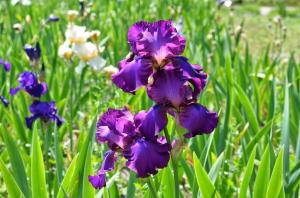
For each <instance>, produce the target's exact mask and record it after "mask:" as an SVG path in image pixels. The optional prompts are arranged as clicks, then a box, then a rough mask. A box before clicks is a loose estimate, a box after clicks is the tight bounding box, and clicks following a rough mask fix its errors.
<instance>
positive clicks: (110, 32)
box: [0, 0, 300, 197]
mask: <svg viewBox="0 0 300 198" xmlns="http://www.w3.org/2000/svg"><path fill="white" fill-rule="evenodd" d="M91 2H92V3H93V5H89V3H87V2H86V4H85V13H82V17H79V19H78V23H79V24H81V25H85V26H87V27H88V28H89V29H98V30H100V31H101V36H100V42H101V45H104V46H105V47H106V48H105V50H104V51H103V53H102V57H103V58H105V60H106V61H107V63H109V64H111V65H117V63H118V61H120V60H121V59H122V58H123V57H124V56H126V53H127V52H128V51H129V49H128V45H127V38H126V33H127V30H128V28H129V27H130V26H131V25H132V24H133V23H135V22H136V21H138V20H141V19H144V20H147V21H156V20H158V19H170V18H171V19H173V20H174V21H175V22H179V21H180V20H181V19H182V24H183V34H184V36H185V37H186V38H187V40H188V43H187V46H186V50H185V52H184V56H186V57H189V59H190V60H191V62H197V63H200V64H201V65H202V66H203V69H204V70H205V71H206V73H208V74H209V76H208V82H207V86H206V88H205V91H204V92H203V93H202V94H201V96H200V98H199V102H200V103H201V104H203V105H205V106H207V107H208V108H210V109H218V110H219V112H218V114H219V117H220V119H219V125H218V128H217V129H216V130H215V132H214V133H213V134H212V135H210V136H197V137H195V138H193V139H192V140H190V141H189V142H188V146H187V147H186V148H185V149H184V151H183V153H182V155H181V157H180V159H179V163H178V172H179V186H178V188H180V190H179V192H180V197H200V196H202V197H214V196H215V197H264V196H266V197H279V196H280V197H284V196H289V197H298V195H299V181H300V179H299V176H300V168H299V167H300V163H299V159H300V135H299V128H300V127H299V125H300V122H299V120H300V119H299V116H300V115H299V112H300V111H299V105H300V97H299V89H300V79H299V76H300V70H299V68H300V67H299V62H298V61H297V54H293V53H290V51H291V50H289V51H288V50H287V49H285V48H284V45H281V43H279V46H280V48H278V42H276V41H277V40H280V42H283V41H284V39H278V38H280V35H279V36H278V37H276V38H275V37H274V41H273V40H270V43H269V45H267V46H265V47H262V48H261V49H259V50H261V51H260V52H259V53H257V52H256V50H257V49H253V48H252V46H251V45H249V44H248V43H247V35H246V36H245V35H244V34H243V32H244V30H243V23H239V21H240V20H239V19H238V17H235V16H234V11H232V12H233V16H230V17H228V20H227V19H225V20H223V18H222V17H226V16H224V15H222V13H223V10H224V9H228V8H224V7H222V6H218V5H217V4H216V2H215V1H196V0H193V1H180V0H175V1H172V2H171V1H170V2H168V1H158V0H155V1H151V2H150V3H149V2H148V1H139V2H136V1H133V0H129V1H91ZM232 6H234V4H233V5H232ZM79 8H80V4H79V3H78V1H77V0H73V1H68V2H62V1H56V0H55V1H47V2H43V3H39V2H35V1H33V3H32V4H31V5H30V6H22V4H17V5H15V6H13V5H12V4H11V3H10V1H1V2H0V10H1V13H4V14H1V16H0V31H1V32H0V33H1V45H0V57H1V59H5V60H8V61H9V62H10V63H11V64H12V67H11V71H10V72H9V73H6V72H5V70H4V69H3V68H2V66H1V68H0V74H1V78H0V95H1V96H4V97H5V98H6V99H8V100H9V101H10V104H9V106H8V107H5V106H4V105H2V103H1V104H0V152H1V157H0V170H1V175H0V180H1V182H0V184H1V187H0V196H1V197H2V196H3V197H7V196H9V197H47V196H48V197H95V196H96V197H102V196H103V197H120V196H127V197H153V196H154V195H153V193H152V192H151V189H149V185H148V184H147V182H146V181H145V180H143V179H138V178H136V175H135V174H134V173H132V172H131V171H129V170H128V169H126V168H122V167H123V166H121V164H122V163H125V161H124V162H122V161H120V162H119V164H120V165H119V166H117V167H116V169H115V170H114V171H112V172H111V173H109V174H108V175H107V185H106V187H105V188H103V189H101V190H99V191H96V190H94V188H93V187H92V186H91V184H90V183H89V181H88V179H87V177H88V175H91V174H93V171H94V170H96V169H97V168H99V166H100V163H99V162H101V160H102V159H103V156H104V153H105V151H106V150H107V148H106V147H105V146H104V145H100V146H99V145H98V146H96V143H95V137H94V136H95V127H96V121H97V119H98V117H99V115H100V114H102V113H103V112H105V111H106V109H107V108H108V107H115V108H122V107H123V106H124V104H127V106H128V107H129V108H130V109H132V110H134V111H135V112H138V111H140V110H143V109H149V108H150V107H151V106H152V105H153V104H152V101H151V100H149V99H148V98H147V96H146V93H145V90H143V89H141V90H139V91H138V92H136V94H135V95H134V96H131V95H128V94H126V93H123V92H122V91H121V90H119V89H117V88H116V87H115V86H114V85H113V84H112V83H111V80H110V78H109V77H107V75H106V74H104V73H102V72H93V71H92V70H90V69H89V68H88V67H87V68H85V69H84V70H83V72H82V73H81V74H80V75H78V74H76V73H75V72H74V68H75V67H76V66H77V63H78V62H79V60H74V62H68V61H65V60H63V59H61V58H59V57H58V55H57V49H58V47H59V45H60V44H61V43H62V42H63V40H64V32H65V29H66V24H67V21H66V12H67V10H69V9H79ZM52 13H53V14H55V15H56V16H58V17H59V18H60V20H59V21H58V22H55V23H46V22H45V21H47V19H48V18H49V16H50V14H52ZM226 13H227V12H226ZM28 15H29V16H30V20H28V19H29V18H28ZM245 20H246V19H245ZM16 23H19V24H20V25H21V26H22V30H21V31H19V32H18V31H16V29H13V26H14V24H16ZM280 23H284V19H281V20H279V22H276V24H275V26H276V27H275V28H273V30H274V32H270V37H272V36H271V35H274V34H276V31H277V33H278V31H279V30H280V28H281V25H280ZM270 31H272V30H270ZM252 36H253V35H252ZM36 40H38V41H39V43H40V47H41V50H42V52H43V53H42V57H41V58H42V61H43V63H44V65H45V75H44V77H45V81H46V82H47V84H48V92H47V93H46V94H44V95H43V96H42V97H41V100H43V101H50V100H55V101H56V107H57V109H58V115H60V116H61V117H62V118H64V121H65V123H64V124H63V125H62V126H61V127H60V128H57V127H56V126H55V125H49V126H47V127H45V126H43V124H42V123H41V122H36V123H35V125H34V127H33V129H32V130H29V129H27V127H26V123H25V120H24V118H25V117H28V116H29V115H30V112H29V110H28V107H29V106H30V105H31V103H32V99H31V97H30V96H29V95H28V94H26V93H25V92H20V93H18V97H11V96H10V95H9V89H10V88H12V87H15V86H17V81H16V79H17V78H18V75H19V74H20V73H22V72H23V71H25V70H31V69H32V66H31V65H30V63H29V61H28V60H27V56H26V54H25V53H24V51H23V46H25V44H26V43H31V44H34V43H35V42H36ZM275 40H276V41H275ZM254 52H255V53H254ZM254 54H255V55H254ZM169 120H170V121H169V122H168V126H167V128H168V131H169V132H170V134H171V135H170V136H171V137H170V138H171V139H172V138H173V137H174V136H175V133H176V131H175V129H176V128H175V123H174V122H173V121H172V119H171V118H170V119H169ZM145 157H146V156H145ZM150 182H151V184H152V185H151V186H152V187H153V188H154V189H152V191H153V190H154V192H156V196H157V197H175V192H176V190H175V189H174V188H175V187H174V186H175V185H174V180H173V169H172V163H169V166H168V167H167V168H165V169H163V170H161V171H159V172H158V174H157V175H156V176H154V177H150Z"/></svg>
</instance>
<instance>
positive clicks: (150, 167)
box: [123, 138, 171, 177]
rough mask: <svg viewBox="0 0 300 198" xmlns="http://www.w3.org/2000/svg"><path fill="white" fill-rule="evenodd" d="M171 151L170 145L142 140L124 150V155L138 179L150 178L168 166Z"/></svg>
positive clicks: (128, 165)
mask: <svg viewBox="0 0 300 198" xmlns="http://www.w3.org/2000/svg"><path fill="white" fill-rule="evenodd" d="M170 150H171V145H170V144H168V143H161V142H158V141H157V140H146V139H144V138H140V139H138V140H137V141H136V142H135V143H134V144H132V146H131V147H129V148H128V149H127V150H124V151H123V155H124V157H125V158H126V159H127V163H126V165H127V167H128V168H129V169H131V170H133V171H134V172H136V173H137V175H138V177H148V176H149V175H150V174H156V173H157V171H158V169H159V168H164V167H166V166H167V165H168V162H169V159H170Z"/></svg>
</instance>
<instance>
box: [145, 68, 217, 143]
mask: <svg viewBox="0 0 300 198" xmlns="http://www.w3.org/2000/svg"><path fill="white" fill-rule="evenodd" d="M193 68H194V70H195V71H198V76H200V78H199V77H193V76H192V75H190V74H189V73H187V72H186V71H185V70H183V69H182V68H180V67H177V66H176V65H175V66H174V65H173V64H169V65H167V66H166V67H165V68H164V69H163V70H159V71H157V72H156V73H155V74H154V75H153V83H152V84H148V85H147V93H148V96H149V97H150V98H151V99H152V100H154V101H155V102H156V103H157V105H155V106H154V107H152V109H150V110H149V111H148V112H147V113H146V115H145V117H146V118H148V117H149V118H150V119H151V120H159V121H162V120H166V114H167V113H170V114H171V115H172V116H174V117H175V118H176V119H177V121H178V122H179V124H180V125H181V126H182V127H184V128H186V129H187V130H188V133H186V134H185V137H187V138H191V137H194V136H195V135H200V134H205V133H211V132H212V131H213V130H214V129H215V128H216V126H217V124H218V115H217V113H215V112H209V111H208V110H207V109H206V108H205V107H204V106H202V105H200V104H198V103H196V102H197V97H198V96H199V93H200V91H201V90H202V89H203V88H204V86H205V83H206V77H207V75H206V74H205V73H203V72H202V69H201V67H200V66H198V65H193ZM153 111H154V112H153ZM148 120H149V119H144V120H143V122H142V123H141V125H140V130H141V131H142V132H144V133H149V131H147V130H148V129H149V128H150V127H151V125H149V123H148V122H149V121H148ZM163 123H164V124H163V125H160V127H162V128H164V127H165V125H166V124H167V121H164V122H163ZM152 127H153V126H152ZM150 132H151V131H150ZM152 132H153V131H152ZM150 135H153V134H150Z"/></svg>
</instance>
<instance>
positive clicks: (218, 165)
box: [208, 153, 224, 183]
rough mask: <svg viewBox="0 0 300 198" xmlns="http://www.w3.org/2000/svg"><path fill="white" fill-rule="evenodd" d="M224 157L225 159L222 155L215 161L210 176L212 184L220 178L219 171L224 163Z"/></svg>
mask: <svg viewBox="0 0 300 198" xmlns="http://www.w3.org/2000/svg"><path fill="white" fill-rule="evenodd" d="M223 157H224V153H221V155H220V156H219V157H218V159H217V160H216V161H215V163H214V164H213V165H212V167H211V169H210V171H209V174H208V175H209V177H210V179H211V181H212V183H215V181H216V179H217V177H218V173H219V170H220V168H221V166H222V163H223Z"/></svg>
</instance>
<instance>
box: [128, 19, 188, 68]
mask: <svg viewBox="0 0 300 198" xmlns="http://www.w3.org/2000/svg"><path fill="white" fill-rule="evenodd" d="M172 23H173V22H172V20H168V21H164V20H160V21H157V22H154V23H147V22H144V21H141V22H138V23H136V24H134V25H133V26H132V27H131V28H130V29H129V32H128V41H129V43H130V44H131V47H132V49H133V51H134V52H135V53H137V54H138V55H139V56H146V57H152V58H153V59H154V60H155V61H156V63H157V64H158V65H160V64H162V63H163V62H164V61H165V59H167V58H171V57H174V56H177V55H180V54H182V53H183V51H184V48H185V39H184V37H182V36H181V35H180V34H179V33H178V32H177V30H176V29H175V27H173V24H172Z"/></svg>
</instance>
